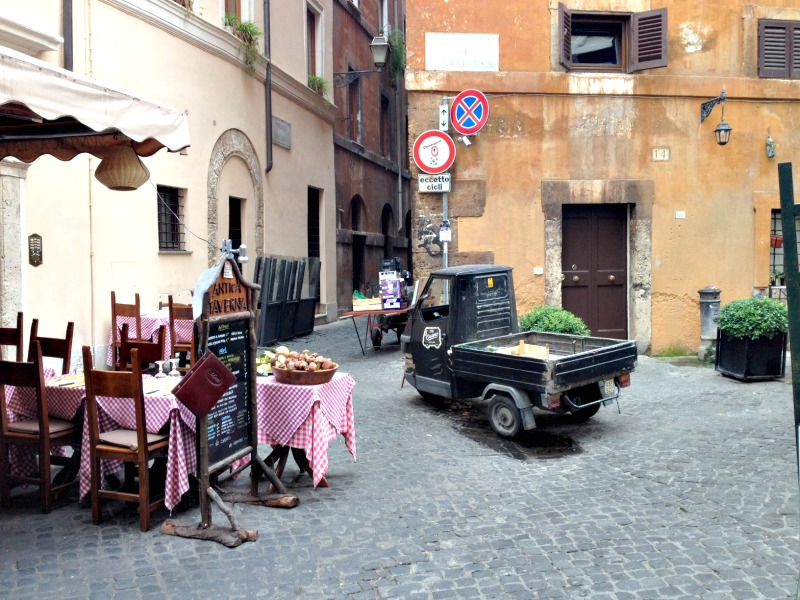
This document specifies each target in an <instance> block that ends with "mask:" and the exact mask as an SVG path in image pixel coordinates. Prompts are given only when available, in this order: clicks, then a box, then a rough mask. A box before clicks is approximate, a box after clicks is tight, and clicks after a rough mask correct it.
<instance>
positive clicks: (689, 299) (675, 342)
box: [406, 0, 800, 353]
mask: <svg viewBox="0 0 800 600" xmlns="http://www.w3.org/2000/svg"><path fill="white" fill-rule="evenodd" d="M791 4H792V3H789V2H768V3H762V6H760V7H753V6H750V5H746V4H744V3H742V2H729V3H724V6H723V5H720V4H719V3H711V2H702V1H701V2H688V1H676V2H670V3H665V2H660V3H659V2H599V1H597V2H591V1H581V2H575V3H571V4H569V7H570V8H571V9H573V10H598V11H607V10H614V11H621V12H633V11H640V10H648V9H654V8H659V7H663V6H668V34H667V35H668V58H669V62H668V66H667V67H664V68H658V69H652V70H647V71H641V72H639V73H634V74H604V73H574V72H573V73H567V72H566V71H565V70H564V69H563V67H561V66H560V65H559V64H558V61H557V59H556V58H555V56H554V54H555V47H556V44H555V40H556V38H557V14H558V3H557V2H550V3H548V2H541V1H540V2H526V1H522V0H509V1H508V2H505V3H487V2H470V1H467V0H451V1H450V2H446V3H430V2H423V1H422V0H409V2H408V22H407V31H408V35H407V45H408V65H407V71H406V86H407V89H408V90H409V139H410V141H411V142H413V140H414V139H415V138H416V137H417V136H418V135H419V133H421V132H422V131H425V130H427V129H434V128H436V121H435V118H436V110H437V107H438V106H439V105H440V104H441V102H442V99H443V98H452V97H454V96H455V95H456V94H457V93H458V92H459V91H461V90H463V89H468V88H475V89H479V90H481V91H482V92H484V93H485V94H486V95H487V97H488V99H489V104H490V117H489V121H488V122H487V124H486V126H485V127H484V128H483V130H482V131H481V132H479V133H478V134H477V135H476V136H475V137H474V138H473V140H472V141H473V143H472V145H471V146H469V147H466V146H464V145H462V144H457V158H456V161H455V165H454V167H453V169H451V172H452V173H453V190H452V192H451V193H450V194H449V197H448V204H449V206H448V208H449V215H450V218H451V219H453V220H454V229H453V231H454V237H453V240H454V241H453V243H452V244H451V249H450V250H451V253H450V257H449V264H451V265H452V264H459V263H461V262H471V261H473V260H477V261H480V262H485V261H493V262H495V263H497V264H508V265H510V266H512V267H514V277H515V283H516V286H517V295H518V298H517V302H518V308H519V312H520V313H522V312H524V311H525V310H527V309H529V308H531V307H532V306H533V305H535V304H539V303H542V302H544V301H545V299H546V298H547V297H548V295H547V289H548V279H547V278H548V273H553V272H554V271H553V270H552V269H550V270H549V271H548V260H550V261H552V260H553V259H552V256H550V249H549V248H548V247H547V244H546V235H545V231H546V227H547V223H546V218H545V214H544V212H543V206H542V182H543V181H550V180H570V181H573V182H575V181H580V180H592V181H604V180H645V181H648V182H651V183H652V189H653V190H654V194H653V198H652V214H651V215H650V219H651V220H650V221H649V227H650V229H649V231H647V232H643V233H641V234H636V235H642V236H649V240H648V241H649V244H650V245H649V250H648V251H647V252H644V253H642V254H640V255H638V258H639V259H643V260H641V261H640V262H642V263H643V265H644V266H643V267H642V269H644V270H646V272H643V273H638V274H637V277H638V279H637V281H638V282H639V284H637V285H633V283H632V284H631V286H630V288H631V289H630V294H629V298H630V303H631V308H630V310H629V315H630V327H629V329H631V337H634V335H636V339H637V340H639V342H640V348H646V347H649V349H650V350H651V351H652V352H653V353H659V352H662V351H664V350H665V349H667V348H671V347H675V346H683V347H684V348H685V349H687V350H689V351H694V350H696V349H697V347H698V344H699V340H700V309H699V302H698V300H699V297H698V293H697V291H698V290H699V289H701V288H703V287H705V286H707V285H714V286H717V287H720V288H721V289H722V295H721V298H722V302H723V303H726V302H730V301H731V300H734V299H737V298H742V297H746V296H750V295H752V294H753V293H758V292H763V290H764V289H765V288H766V287H767V286H768V284H769V228H770V213H771V210H772V209H777V208H778V207H779V200H778V178H777V165H778V163H779V162H785V161H792V160H793V159H794V154H795V148H797V147H798V146H799V144H800V133H798V132H797V124H798V120H800V104H798V99H800V81H791V80H777V79H759V78H757V77H756V73H757V71H756V48H757V46H756V44H757V21H758V19H759V18H766V17H768V18H782V19H798V20H800V9H795V8H791V7H790V6H791ZM427 32H445V33H446V32H450V33H491V34H497V35H498V37H499V56H498V65H499V66H498V70H497V71H492V72H480V71H478V72H465V71H455V70H449V71H443V70H438V71H428V70H426V56H425V50H426V49H425V43H426V33H427ZM723 87H724V88H725V90H726V93H727V97H728V100H727V101H726V102H725V105H724V109H725V120H726V121H727V122H728V123H729V124H730V125H731V126H732V127H733V134H732V137H731V142H730V143H729V144H728V145H727V146H724V147H721V146H718V145H717V144H716V143H715V140H714V135H713V131H714V128H715V126H716V124H717V123H718V122H719V120H720V116H721V108H720V106H717V107H715V108H714V110H713V112H712V113H711V115H710V116H709V117H708V119H707V120H706V121H705V122H704V123H702V124H701V123H700V119H699V116H700V104H701V103H702V102H704V101H706V100H709V99H711V98H714V97H716V96H718V95H719V94H720V90H721V89H722V88H723ZM768 129H769V130H770V132H771V134H772V136H773V137H774V138H775V140H776V141H777V142H778V144H779V146H778V152H777V156H776V157H775V158H767V155H766V152H765V140H766V137H767V130H768ZM451 133H453V132H452V131H451ZM453 135H456V134H453ZM656 149H658V150H659V151H660V149H666V151H668V153H669V159H668V160H654V150H656ZM663 154H664V153H663V152H661V158H663ZM415 169H416V167H415V166H412V173H413V174H414V175H415V174H416V171H415ZM476 190H478V191H476ZM593 201H596V200H593ZM603 201H611V202H614V201H617V202H619V201H620V200H619V199H612V198H609V199H605V200H603ZM624 201H626V202H629V201H630V199H628V200H624ZM414 202H415V207H416V211H417V212H425V213H436V211H437V210H438V211H439V213H441V211H442V206H441V196H440V195H438V194H416V196H415V198H414ZM681 213H682V214H684V215H685V218H678V217H679V216H680V215H681ZM415 221H416V219H415ZM415 265H416V266H417V267H419V268H418V269H417V275H420V273H421V272H423V271H425V270H426V269H432V268H436V267H438V266H441V259H440V258H436V257H430V256H427V255H426V254H425V253H424V252H418V253H417V254H416V255H415ZM535 267H542V268H543V270H544V274H541V275H538V274H537V275H535V274H534V268H535ZM550 267H552V265H550ZM638 268H639V265H638V264H636V265H634V264H631V265H630V266H629V271H631V272H632V271H634V269H638ZM555 272H556V273H557V272H560V265H558V266H557V267H556V269H555ZM632 281H633V280H632ZM549 285H550V286H551V287H552V286H553V285H554V284H553V282H552V280H551V281H550V283H549ZM556 287H557V285H556Z"/></svg>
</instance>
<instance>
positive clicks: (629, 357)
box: [401, 265, 637, 437]
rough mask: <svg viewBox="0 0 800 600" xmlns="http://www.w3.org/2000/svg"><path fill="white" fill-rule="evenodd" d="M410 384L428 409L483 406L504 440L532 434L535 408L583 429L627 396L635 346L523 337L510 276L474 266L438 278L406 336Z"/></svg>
mask: <svg viewBox="0 0 800 600" xmlns="http://www.w3.org/2000/svg"><path fill="white" fill-rule="evenodd" d="M401 344H402V349H403V355H404V361H405V365H404V377H405V381H407V382H408V383H410V384H411V385H412V386H413V387H414V388H415V389H416V390H417V391H418V392H419V394H420V395H421V396H422V397H423V398H425V399H427V400H430V401H446V400H448V399H465V398H478V397H479V398H481V399H483V400H485V401H488V417H489V422H490V424H491V426H492V429H494V431H495V432H496V433H497V434H498V435H500V436H502V437H514V436H515V435H517V434H519V433H520V432H521V431H523V430H529V429H534V428H535V427H536V420H535V418H534V411H533V409H534V407H535V408H538V409H542V410H545V411H551V412H556V413H563V414H569V415H571V416H572V418H574V419H575V420H578V421H585V420H587V419H589V418H591V417H592V416H594V415H595V414H596V413H597V411H598V410H599V408H600V406H602V405H606V404H610V403H612V402H613V401H614V400H615V399H617V398H618V397H619V393H620V389H621V388H625V387H628V386H629V385H630V373H631V371H633V370H634V368H635V367H636V362H637V351H636V344H635V342H633V341H631V340H616V339H610V338H599V337H591V336H585V337H584V336H577V335H569V334H560V333H545V332H540V331H526V332H520V331H519V324H518V321H517V309H516V302H515V299H514V285H513V281H512V275H511V268H510V267H501V266H496V265H468V266H459V267H449V268H444V269H439V270H437V271H434V272H433V273H431V275H430V277H429V279H428V281H427V282H426V283H425V286H424V287H423V289H422V293H421V294H420V296H419V299H418V300H417V302H416V304H415V305H414V307H413V308H412V310H411V311H410V313H409V319H408V324H407V326H406V327H405V330H404V332H403V334H402V336H401Z"/></svg>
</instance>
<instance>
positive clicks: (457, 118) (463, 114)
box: [450, 90, 489, 135]
mask: <svg viewBox="0 0 800 600" xmlns="http://www.w3.org/2000/svg"><path fill="white" fill-rule="evenodd" d="M488 119H489V101H488V100H487V99H486V96H485V95H484V94H483V92H480V91H478V90H464V91H463V92H461V93H460V94H459V95H458V96H456V99H455V100H453V104H452V106H451V107H450V123H451V124H452V125H453V129H455V130H456V131H457V132H458V133H460V134H461V135H472V134H473V133H478V132H479V131H480V130H481V129H482V128H483V126H484V125H486V121H487V120H488Z"/></svg>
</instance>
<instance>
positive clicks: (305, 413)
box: [256, 373, 356, 487]
mask: <svg viewBox="0 0 800 600" xmlns="http://www.w3.org/2000/svg"><path fill="white" fill-rule="evenodd" d="M355 385H356V382H355V380H354V379H353V378H352V377H351V376H350V375H349V374H347V373H336V375H334V377H333V379H332V380H331V381H330V382H328V383H324V384H322V385H291V384H285V383H278V382H277V381H275V378H274V377H258V378H257V380H256V398H257V401H258V441H259V442H260V443H262V444H271V445H273V446H274V445H276V444H280V445H281V446H291V447H292V448H302V449H304V450H305V451H306V455H307V457H308V461H309V464H310V466H311V471H312V473H313V474H314V478H313V479H314V486H315V487H316V486H317V485H318V484H319V482H320V481H322V478H323V477H324V476H325V473H326V472H327V471H328V444H329V443H330V442H332V441H333V440H335V439H336V436H337V435H339V434H342V436H343V437H344V441H345V445H346V447H347V450H348V451H349V452H350V454H351V455H352V456H353V460H355V458H356V424H355V418H354V416H353V389H354V388H355Z"/></svg>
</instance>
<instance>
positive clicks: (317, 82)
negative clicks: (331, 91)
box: [308, 75, 328, 96]
mask: <svg viewBox="0 0 800 600" xmlns="http://www.w3.org/2000/svg"><path fill="white" fill-rule="evenodd" d="M308 87H310V88H311V89H312V90H314V91H315V92H316V93H317V94H319V95H320V96H324V95H325V94H326V93H327V92H328V82H327V81H325V78H324V77H320V76H319V75H309V76H308Z"/></svg>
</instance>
